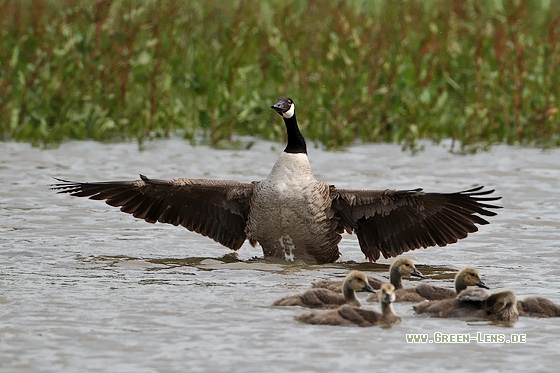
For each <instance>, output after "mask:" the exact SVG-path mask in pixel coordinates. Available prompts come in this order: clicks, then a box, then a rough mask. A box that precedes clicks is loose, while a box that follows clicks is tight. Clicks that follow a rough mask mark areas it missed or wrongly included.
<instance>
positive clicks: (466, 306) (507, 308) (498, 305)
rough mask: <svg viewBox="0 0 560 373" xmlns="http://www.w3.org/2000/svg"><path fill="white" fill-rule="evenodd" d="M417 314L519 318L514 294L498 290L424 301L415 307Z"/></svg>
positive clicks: (509, 291) (467, 292) (465, 291)
mask: <svg viewBox="0 0 560 373" xmlns="http://www.w3.org/2000/svg"><path fill="white" fill-rule="evenodd" d="M413 308H414V311H415V312H416V313H418V314H421V313H427V314H431V315H433V316H437V317H444V318H451V317H468V318H474V319H486V320H493V321H515V320H517V319H518V318H519V312H518V311H517V302H516V297H515V293H514V292H513V291H511V290H499V291H496V292H494V293H493V294H492V295H490V296H489V295H488V294H487V293H486V292H485V291H484V290H481V289H465V290H463V291H461V292H460V293H459V295H457V297H455V298H450V299H442V300H435V301H425V302H422V303H419V304H417V305H415V306H414V307H413Z"/></svg>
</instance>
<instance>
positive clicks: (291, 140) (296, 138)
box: [284, 113, 307, 154]
mask: <svg viewBox="0 0 560 373" xmlns="http://www.w3.org/2000/svg"><path fill="white" fill-rule="evenodd" d="M284 123H285V124H286V132H287V133H288V145H287V146H286V149H284V152H286V153H305V154H307V146H306V145H305V139H304V138H303V135H302V134H301V132H299V127H298V125H297V120H296V114H295V113H294V115H293V116H292V117H291V118H284Z"/></svg>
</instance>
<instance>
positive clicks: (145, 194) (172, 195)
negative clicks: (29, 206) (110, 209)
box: [51, 175, 253, 250]
mask: <svg viewBox="0 0 560 373" xmlns="http://www.w3.org/2000/svg"><path fill="white" fill-rule="evenodd" d="M140 178H141V180H135V181H106V182H93V183H87V182H86V183H81V182H74V181H67V180H62V179H57V180H58V181H60V182H61V183H59V184H53V185H51V187H52V189H55V190H58V193H69V194H71V195H73V196H77V197H89V198H90V199H95V200H105V202H106V203H107V204H108V205H111V206H115V207H120V208H121V211H123V212H126V213H129V214H132V215H133V216H134V217H135V218H139V219H144V220H145V221H147V222H149V223H155V222H161V223H169V224H173V225H182V226H183V227H185V228H187V229H188V230H190V231H194V232H197V233H200V234H202V235H204V236H207V237H210V238H212V239H213V240H215V241H217V242H219V243H221V244H222V245H224V246H226V247H229V248H230V249H233V250H237V249H239V248H240V247H241V245H243V242H244V241H245V239H246V234H245V223H246V221H247V215H248V213H249V202H250V198H251V194H252V192H253V184H247V183H239V182H236V181H229V180H204V179H175V180H155V179H148V178H147V177H146V176H144V175H140Z"/></svg>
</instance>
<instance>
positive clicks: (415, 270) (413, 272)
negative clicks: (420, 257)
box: [410, 267, 426, 278]
mask: <svg viewBox="0 0 560 373" xmlns="http://www.w3.org/2000/svg"><path fill="white" fill-rule="evenodd" d="M410 275H411V276H415V277H420V278H426V276H424V275H423V274H422V272H420V271H419V270H417V269H416V267H414V270H413V271H412V273H411V274H410Z"/></svg>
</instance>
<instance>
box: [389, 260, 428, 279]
mask: <svg viewBox="0 0 560 373" xmlns="http://www.w3.org/2000/svg"><path fill="white" fill-rule="evenodd" d="M392 271H395V272H396V274H398V275H399V276H401V277H404V276H415V277H420V278H424V275H423V274H422V273H421V272H420V271H419V270H417V269H416V266H415V265H414V263H413V262H412V260H410V259H408V258H398V259H396V260H395V261H394V262H393V264H391V268H390V269H389V272H392Z"/></svg>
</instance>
